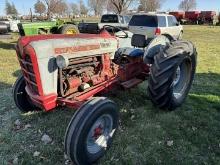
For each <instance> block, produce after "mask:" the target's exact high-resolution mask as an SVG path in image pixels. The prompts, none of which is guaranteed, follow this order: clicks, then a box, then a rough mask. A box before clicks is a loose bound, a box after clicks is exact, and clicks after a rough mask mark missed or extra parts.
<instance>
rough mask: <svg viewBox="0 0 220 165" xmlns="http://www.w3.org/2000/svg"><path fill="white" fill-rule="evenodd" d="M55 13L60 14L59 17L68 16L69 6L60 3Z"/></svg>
mask: <svg viewBox="0 0 220 165" xmlns="http://www.w3.org/2000/svg"><path fill="white" fill-rule="evenodd" d="M52 12H53V13H56V14H59V15H63V14H64V13H67V14H68V6H67V4H66V2H64V1H63V2H60V3H59V4H58V5H56V7H55V8H54V11H52Z"/></svg>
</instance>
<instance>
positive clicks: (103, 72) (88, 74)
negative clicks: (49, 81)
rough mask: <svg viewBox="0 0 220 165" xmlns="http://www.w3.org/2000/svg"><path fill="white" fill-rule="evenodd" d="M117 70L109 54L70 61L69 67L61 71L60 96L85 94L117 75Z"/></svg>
mask: <svg viewBox="0 0 220 165" xmlns="http://www.w3.org/2000/svg"><path fill="white" fill-rule="evenodd" d="M116 69H117V65H116V64H114V63H112V61H111V59H110V57H109V55H108V54H104V55H97V56H92V57H91V56H90V57H84V58H73V59H69V65H68V67H66V68H63V69H59V80H60V81H59V88H58V89H59V90H58V94H59V95H60V96H62V97H64V96H67V95H70V94H73V93H75V92H83V91H85V90H86V89H88V88H90V87H93V86H96V85H98V84H100V83H102V82H104V81H106V80H108V79H109V78H111V77H113V76H114V75H116V72H115V71H114V70H116Z"/></svg>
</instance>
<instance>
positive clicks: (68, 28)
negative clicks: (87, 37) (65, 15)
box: [59, 24, 79, 34]
mask: <svg viewBox="0 0 220 165" xmlns="http://www.w3.org/2000/svg"><path fill="white" fill-rule="evenodd" d="M78 33H79V30H78V28H77V26H75V25H73V24H66V25H63V26H62V27H61V28H60V29H59V34H78Z"/></svg>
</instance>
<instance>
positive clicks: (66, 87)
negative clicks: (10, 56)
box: [13, 26, 197, 165]
mask: <svg viewBox="0 0 220 165" xmlns="http://www.w3.org/2000/svg"><path fill="white" fill-rule="evenodd" d="M106 28H110V27H109V26H105V27H103V28H102V29H100V30H99V31H97V34H76V35H56V34H55V35H38V36H25V37H21V38H20V39H19V41H18V44H17V46H16V51H17V57H18V60H19V62H20V66H21V70H22V75H21V76H20V77H19V78H18V79H17V81H16V82H15V84H14V87H13V96H14V101H15V104H16V106H17V107H18V108H19V109H20V110H21V111H22V112H28V111H34V110H37V109H38V110H39V109H42V110H44V111H46V112H48V111H51V110H53V109H54V108H56V107H58V106H67V107H70V108H74V109H78V110H77V112H76V113H75V114H74V116H73V117H72V119H71V121H70V123H69V125H68V127H67V130H66V135H65V142H64V145H65V153H66V154H67V155H68V156H69V158H70V159H71V160H72V161H73V163H74V164H76V165H88V164H92V163H94V162H96V161H97V160H98V159H99V158H100V157H102V156H103V155H104V153H105V152H106V150H107V149H108V148H109V147H110V146H111V143H112V140H113V137H114V135H115V132H116V131H117V128H118V123H119V122H118V118H119V115H118V107H117V105H116V103H114V102H113V101H111V100H109V99H108V98H106V97H97V94H99V95H101V94H102V93H104V92H105V93H106V92H108V91H110V90H127V89H129V88H132V87H135V86H137V85H138V84H140V83H142V82H143V81H145V80H146V79H148V88H147V89H146V93H147V91H148V95H149V98H150V99H151V101H152V102H153V104H154V105H155V106H157V107H159V108H161V109H169V110H175V109H176V108H177V107H179V106H181V105H182V104H183V102H184V100H185V98H186V97H187V94H188V92H189V90H190V87H191V84H192V81H193V78H194V74H195V69H196V56H197V52H196V49H195V47H194V46H193V44H192V43H191V42H188V41H170V40H169V39H167V38H166V37H165V36H158V37H156V38H155V39H153V40H152V41H151V42H150V44H149V45H147V44H146V36H142V35H137V34H134V35H133V36H132V39H131V45H132V46H133V47H127V48H118V45H120V43H118V42H119V40H118V38H120V39H121V40H120V41H121V42H123V38H124V39H126V38H127V36H128V35H127V33H126V32H125V31H123V30H122V29H119V28H116V27H115V28H116V29H117V30H115V31H118V30H120V31H121V33H120V35H114V33H112V34H110V33H109V32H107V31H106V30H105V29H106ZM111 28H113V27H111ZM122 33H123V35H122Z"/></svg>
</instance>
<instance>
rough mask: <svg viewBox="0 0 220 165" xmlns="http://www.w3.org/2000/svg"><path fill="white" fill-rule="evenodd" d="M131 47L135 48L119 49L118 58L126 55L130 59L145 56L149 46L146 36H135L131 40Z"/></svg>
mask: <svg viewBox="0 0 220 165" xmlns="http://www.w3.org/2000/svg"><path fill="white" fill-rule="evenodd" d="M131 45H132V46H134V48H130V47H125V48H119V49H118V51H117V52H116V56H120V55H126V56H130V57H139V56H143V55H144V48H145V47H146V46H147V40H146V37H145V36H144V35H140V34H134V35H133V36H132V38H131Z"/></svg>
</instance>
